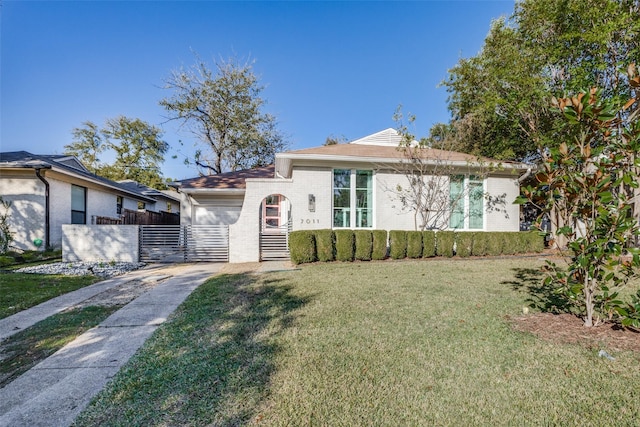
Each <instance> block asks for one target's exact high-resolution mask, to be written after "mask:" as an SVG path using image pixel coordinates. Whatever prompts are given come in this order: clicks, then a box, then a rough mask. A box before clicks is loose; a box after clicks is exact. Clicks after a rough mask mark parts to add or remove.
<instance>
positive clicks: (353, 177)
mask: <svg viewBox="0 0 640 427" xmlns="http://www.w3.org/2000/svg"><path fill="white" fill-rule="evenodd" d="M333 226H334V227H339V228H372V227H373V171H371V170H357V169H334V170H333Z"/></svg>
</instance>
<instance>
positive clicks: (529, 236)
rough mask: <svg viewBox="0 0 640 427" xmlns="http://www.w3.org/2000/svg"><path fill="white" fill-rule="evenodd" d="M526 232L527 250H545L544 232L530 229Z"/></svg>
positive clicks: (537, 251)
mask: <svg viewBox="0 0 640 427" xmlns="http://www.w3.org/2000/svg"><path fill="white" fill-rule="evenodd" d="M524 234H525V240H526V243H527V252H535V253H540V252H542V251H544V233H541V232H539V231H528V232H526V233H524Z"/></svg>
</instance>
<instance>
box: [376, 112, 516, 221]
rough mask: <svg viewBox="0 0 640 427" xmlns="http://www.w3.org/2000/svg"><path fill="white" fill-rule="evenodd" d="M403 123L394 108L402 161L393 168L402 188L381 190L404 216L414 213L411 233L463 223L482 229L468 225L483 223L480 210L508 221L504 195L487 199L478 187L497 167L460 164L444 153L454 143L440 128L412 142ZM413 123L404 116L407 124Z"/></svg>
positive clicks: (481, 163)
mask: <svg viewBox="0 0 640 427" xmlns="http://www.w3.org/2000/svg"><path fill="white" fill-rule="evenodd" d="M402 119H403V116H402V112H401V109H400V108H398V110H397V111H396V113H395V115H394V120H395V121H396V123H397V125H398V128H397V130H398V133H399V134H400V135H401V137H402V139H401V141H400V143H399V145H398V150H399V151H400V152H401V153H402V159H401V161H400V162H399V163H398V164H397V165H395V166H392V169H393V171H394V172H396V173H399V174H402V175H404V177H405V178H406V186H402V185H401V184H397V185H396V186H395V187H394V188H387V189H386V190H387V191H388V192H390V193H391V194H392V196H391V197H392V198H393V199H394V200H395V201H397V202H399V203H400V206H401V209H402V210H403V211H407V212H412V213H413V216H414V226H415V229H416V230H425V229H447V228H462V227H463V225H464V223H465V221H466V222H471V224H470V225H471V228H482V224H480V225H479V226H477V224H473V222H474V221H477V220H478V218H479V219H480V220H481V219H482V215H483V211H482V210H483V209H484V211H486V212H492V211H498V212H503V213H504V214H505V216H507V211H506V194H501V195H491V194H489V193H488V192H485V191H484V188H483V180H484V179H485V178H486V177H487V175H488V174H489V173H490V172H491V171H494V170H496V169H497V168H499V165H494V164H492V163H490V162H488V161H486V160H484V159H482V158H479V157H478V158H475V159H474V160H469V159H467V160H461V158H460V153H457V152H454V151H452V150H447V149H445V148H446V147H448V146H450V145H452V143H453V142H454V140H453V139H452V138H451V136H450V135H448V134H447V132H446V128H445V127H440V128H438V135H430V137H429V138H422V139H420V140H416V139H415V137H414V135H413V134H412V133H411V132H409V129H408V127H407V125H406V124H404V123H403V121H402ZM414 120H415V117H414V116H411V115H410V116H409V117H408V122H409V124H412V123H413V122H414ZM434 146H437V147H438V148H434ZM474 225H476V226H474Z"/></svg>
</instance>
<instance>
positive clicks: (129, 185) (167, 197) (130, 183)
mask: <svg viewBox="0 0 640 427" xmlns="http://www.w3.org/2000/svg"><path fill="white" fill-rule="evenodd" d="M118 184H120V186H121V187H123V188H126V189H127V190H130V191H133V192H136V193H140V194H143V195H145V196H148V197H151V198H153V200H154V201H153V202H152V203H145V204H144V205H143V206H138V208H140V209H146V210H148V211H152V212H167V213H172V214H177V215H179V214H180V195H179V194H178V193H176V191H175V190H156V189H155V188H151V187H148V186H146V185H144V184H140V183H139V182H137V181H134V180H132V179H126V180H123V181H118Z"/></svg>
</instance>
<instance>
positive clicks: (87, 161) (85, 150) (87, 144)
mask: <svg viewBox="0 0 640 427" xmlns="http://www.w3.org/2000/svg"><path fill="white" fill-rule="evenodd" d="M71 133H72V135H73V142H71V144H68V145H65V146H64V148H65V153H66V154H70V155H72V156H75V157H77V158H78V160H80V161H81V162H82V164H84V165H85V166H86V168H87V169H89V171H91V172H92V173H98V171H99V170H100V168H101V166H102V165H101V163H100V159H99V158H98V155H99V154H100V153H102V152H103V151H104V149H105V146H104V144H103V143H104V138H103V136H102V131H101V130H100V128H99V127H98V125H96V124H95V123H93V122H91V121H86V122H84V123H82V127H79V128H74V129H73V130H72V131H71Z"/></svg>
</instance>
